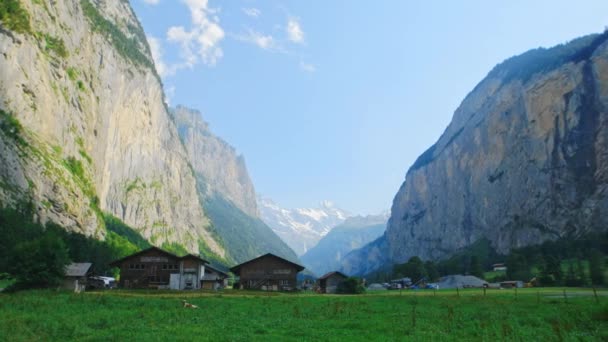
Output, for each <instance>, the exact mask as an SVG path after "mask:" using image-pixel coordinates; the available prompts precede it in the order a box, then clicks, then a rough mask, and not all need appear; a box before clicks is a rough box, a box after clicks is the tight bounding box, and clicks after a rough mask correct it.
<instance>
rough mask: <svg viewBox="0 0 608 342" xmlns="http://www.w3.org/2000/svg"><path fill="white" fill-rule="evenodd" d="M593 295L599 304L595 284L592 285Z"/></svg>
mask: <svg viewBox="0 0 608 342" xmlns="http://www.w3.org/2000/svg"><path fill="white" fill-rule="evenodd" d="M593 296H594V297H595V302H596V303H598V304H599V303H600V299H599V298H598V297H597V290H596V289H595V286H593Z"/></svg>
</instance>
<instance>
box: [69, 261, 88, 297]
mask: <svg viewBox="0 0 608 342" xmlns="http://www.w3.org/2000/svg"><path fill="white" fill-rule="evenodd" d="M91 265H92V264H91V263H90V262H73V263H71V264H69V265H67V266H66V268H65V278H64V279H63V288H64V289H68V290H71V291H74V292H81V291H84V290H85V288H86V286H87V276H88V275H89V272H90V270H91Z"/></svg>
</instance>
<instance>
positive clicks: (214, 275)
mask: <svg viewBox="0 0 608 342" xmlns="http://www.w3.org/2000/svg"><path fill="white" fill-rule="evenodd" d="M226 286H228V272H226V271H222V270H221V269H220V267H217V266H213V265H207V266H206V267H205V274H204V275H203V279H201V288H203V289H206V290H219V289H223V288H225V287H226Z"/></svg>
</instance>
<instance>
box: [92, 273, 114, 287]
mask: <svg viewBox="0 0 608 342" xmlns="http://www.w3.org/2000/svg"><path fill="white" fill-rule="evenodd" d="M115 287H116V279H115V278H113V277H105V276H92V277H89V278H88V279H87V288H88V289H97V290H101V289H113V288H115Z"/></svg>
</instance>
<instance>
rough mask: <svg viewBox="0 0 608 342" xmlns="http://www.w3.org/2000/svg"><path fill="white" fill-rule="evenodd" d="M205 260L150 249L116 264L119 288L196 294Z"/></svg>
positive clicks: (203, 270) (203, 271)
mask: <svg viewBox="0 0 608 342" xmlns="http://www.w3.org/2000/svg"><path fill="white" fill-rule="evenodd" d="M206 263H207V261H206V260H204V259H201V258H200V257H198V256H196V255H192V254H188V255H185V256H183V257H179V256H177V255H175V254H173V253H170V252H167V251H165V250H162V249H160V248H158V247H150V248H148V249H145V250H143V251H140V252H137V253H135V254H131V255H129V256H126V257H124V258H122V259H119V260H116V261H114V262H112V263H111V264H110V266H114V267H118V268H120V280H119V283H118V286H119V287H121V288H126V289H131V288H140V289H141V288H155V289H172V290H196V289H200V287H201V280H202V279H203V276H204V274H205V264H206Z"/></svg>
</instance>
